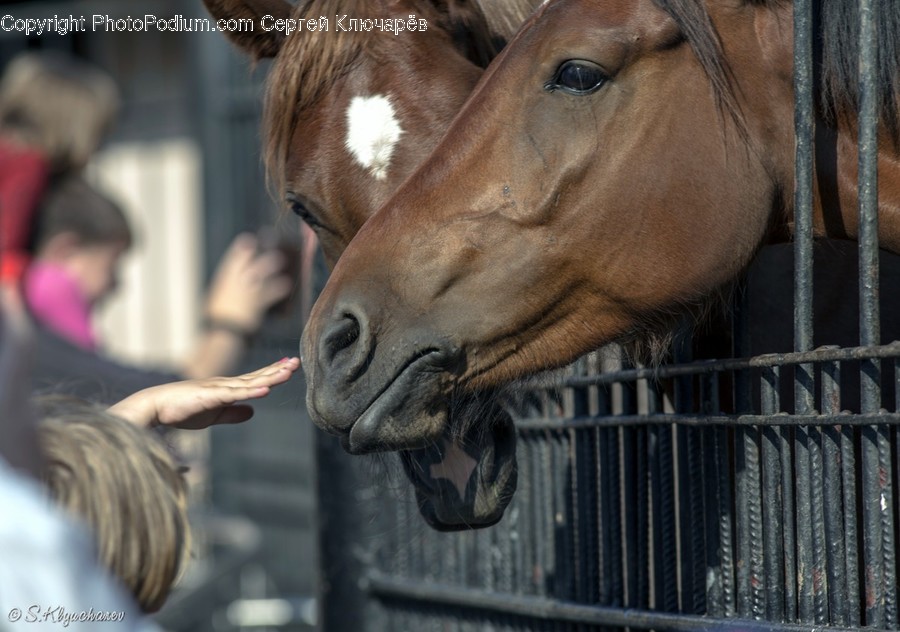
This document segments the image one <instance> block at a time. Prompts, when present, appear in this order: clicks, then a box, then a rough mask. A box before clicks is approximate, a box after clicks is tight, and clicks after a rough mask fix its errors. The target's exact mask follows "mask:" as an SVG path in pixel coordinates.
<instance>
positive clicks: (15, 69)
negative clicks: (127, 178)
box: [0, 51, 119, 173]
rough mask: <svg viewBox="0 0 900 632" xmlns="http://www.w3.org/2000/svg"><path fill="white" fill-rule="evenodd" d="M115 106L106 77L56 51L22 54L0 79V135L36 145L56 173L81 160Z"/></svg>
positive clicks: (105, 127) (109, 120) (91, 148)
mask: <svg viewBox="0 0 900 632" xmlns="http://www.w3.org/2000/svg"><path fill="white" fill-rule="evenodd" d="M118 110H119V93H118V89H117V88H116V85H115V82H113V80H112V78H110V77H109V76H108V75H107V74H106V73H104V72H103V71H101V70H100V69H99V68H96V67H95V66H93V65H91V64H89V63H87V62H84V61H81V60H79V59H77V58H75V57H71V56H69V55H65V54H63V53H60V52H55V51H44V52H41V53H25V54H22V55H20V56H19V57H16V58H15V59H14V60H13V61H12V62H10V64H9V65H8V66H7V68H6V71H5V73H4V75H3V79H2V81H0V134H4V135H7V136H10V137H12V138H14V139H15V140H17V141H19V142H22V143H25V144H28V145H32V146H34V147H37V148H38V149H40V150H41V151H42V152H43V153H44V154H45V155H46V157H47V159H48V160H49V161H50V164H51V169H52V170H53V171H55V172H57V173H61V172H64V171H68V170H72V169H75V170H77V169H81V168H82V167H84V166H85V165H86V164H87V162H88V160H89V159H90V158H91V156H92V155H93V153H94V152H95V151H96V150H97V147H98V146H99V145H100V143H101V142H102V140H103V137H104V136H105V135H106V134H107V132H108V131H109V129H110V128H111V127H112V123H113V121H114V119H115V117H116V115H117V113H118Z"/></svg>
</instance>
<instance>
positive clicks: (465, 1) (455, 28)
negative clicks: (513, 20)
mask: <svg viewBox="0 0 900 632" xmlns="http://www.w3.org/2000/svg"><path fill="white" fill-rule="evenodd" d="M432 4H434V6H435V8H437V10H438V11H439V12H440V14H441V22H442V25H443V26H444V28H445V29H446V30H447V32H448V33H449V34H450V36H451V37H452V38H453V41H454V42H456V44H457V46H458V47H459V49H460V50H461V51H462V52H463V54H464V55H465V56H466V57H467V58H468V59H469V60H470V61H471V62H472V63H474V64H476V65H477V66H481V67H482V68H486V67H487V65H488V64H489V63H491V60H492V59H493V58H494V57H496V56H497V53H498V52H500V49H501V48H503V44H502V43H501V42H498V41H497V40H496V39H495V38H494V37H493V35H492V34H491V29H490V27H489V26H488V21H487V18H485V16H484V13H483V12H482V10H481V7H479V6H478V3H477V2H476V1H475V0H432Z"/></svg>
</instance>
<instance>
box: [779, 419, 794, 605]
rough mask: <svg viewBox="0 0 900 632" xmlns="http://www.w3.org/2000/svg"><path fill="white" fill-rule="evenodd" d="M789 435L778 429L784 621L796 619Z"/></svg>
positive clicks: (792, 484) (784, 429) (792, 483)
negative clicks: (784, 578) (782, 539)
mask: <svg viewBox="0 0 900 632" xmlns="http://www.w3.org/2000/svg"><path fill="white" fill-rule="evenodd" d="M791 435H792V429H791V428H786V427H782V428H779V429H778V436H779V439H780V446H779V449H778V453H779V456H780V457H781V496H782V504H781V509H782V514H781V516H782V517H781V524H782V535H783V536H784V544H783V545H782V549H783V551H784V576H785V577H786V578H787V581H785V586H784V618H785V621H789V622H790V621H796V620H797V577H798V575H797V537H796V532H795V530H794V529H795V527H794V525H795V523H796V519H795V513H794V512H795V510H796V504H795V503H794V464H793V461H792V459H791V441H792V440H791Z"/></svg>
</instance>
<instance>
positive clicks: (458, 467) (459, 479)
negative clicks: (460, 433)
mask: <svg viewBox="0 0 900 632" xmlns="http://www.w3.org/2000/svg"><path fill="white" fill-rule="evenodd" d="M443 445H444V450H443V459H441V461H440V462H438V463H433V464H432V465H431V467H430V468H429V473H430V474H431V478H432V479H435V480H437V479H440V478H443V479H446V480H448V481H450V482H451V483H452V484H453V485H454V487H456V491H458V492H459V497H460V498H465V497H466V487H467V486H468V485H469V479H470V478H471V477H472V472H473V471H474V470H475V468H476V466H477V465H478V461H476V460H475V459H473V458H472V457H471V456H469V454H468V453H467V452H466V451H465V450H463V449H462V448H461V447H459V446H458V445H456V443H454V442H452V441H448V440H447V439H446V438H444V439H443Z"/></svg>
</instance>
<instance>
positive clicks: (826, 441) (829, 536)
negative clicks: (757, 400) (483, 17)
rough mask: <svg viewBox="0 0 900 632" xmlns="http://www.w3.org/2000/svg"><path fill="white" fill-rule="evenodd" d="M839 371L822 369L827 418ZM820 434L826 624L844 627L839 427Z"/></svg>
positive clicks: (836, 408) (834, 409) (836, 400)
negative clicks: (827, 620)
mask: <svg viewBox="0 0 900 632" xmlns="http://www.w3.org/2000/svg"><path fill="white" fill-rule="evenodd" d="M840 370H841V368H840V363H839V362H829V363H827V364H826V365H825V366H824V367H822V412H823V413H824V414H826V415H834V414H837V413H838V412H840V410H841V400H840V375H841V374H840ZM823 434H824V437H823V446H822V452H823V455H822V474H823V477H824V482H823V490H822V491H823V493H822V496H823V498H822V503H823V504H822V506H823V510H824V514H825V520H824V522H825V542H826V553H827V555H826V576H827V579H828V609H829V612H830V618H829V623H832V624H834V625H839V626H846V625H850V618H849V612H848V608H849V606H850V604H849V603H848V601H847V598H848V597H849V595H848V590H847V565H846V553H845V551H844V546H845V541H844V522H843V520H842V516H843V513H844V509H843V507H842V506H841V432H840V429H839V428H836V427H834V426H827V427H825V429H824V432H823ZM846 546H854V543H851V542H847V543H846Z"/></svg>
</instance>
